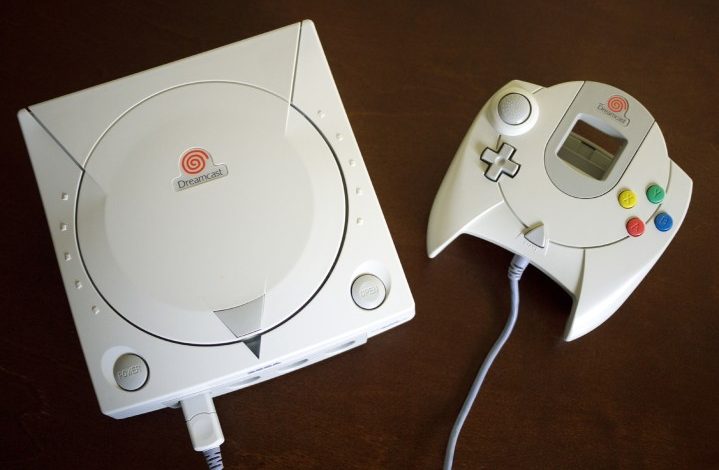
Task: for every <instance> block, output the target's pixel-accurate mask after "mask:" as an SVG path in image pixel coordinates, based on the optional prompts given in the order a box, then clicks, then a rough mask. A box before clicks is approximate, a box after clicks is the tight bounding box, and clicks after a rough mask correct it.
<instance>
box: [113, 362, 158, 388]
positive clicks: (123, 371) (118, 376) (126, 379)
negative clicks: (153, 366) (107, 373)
mask: <svg viewBox="0 0 719 470" xmlns="http://www.w3.org/2000/svg"><path fill="white" fill-rule="evenodd" d="M149 374H150V371H149V369H148V368H147V362H145V360H144V359H143V358H142V357H140V356H138V355H137V354H132V353H127V354H123V355H122V356H120V357H118V358H117V360H116V361H115V365H114V366H113V368H112V375H113V376H114V377H115V382H117V385H118V386H119V387H120V388H121V389H123V390H126V391H128V392H134V391H135V390H139V389H141V388H142V386H143V385H145V382H147V377H148V375H149Z"/></svg>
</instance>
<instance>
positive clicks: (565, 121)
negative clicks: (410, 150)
mask: <svg viewBox="0 0 719 470" xmlns="http://www.w3.org/2000/svg"><path fill="white" fill-rule="evenodd" d="M691 192H692V180H691V179H690V178H689V176H687V174H686V173H685V172H684V171H683V170H682V169H681V168H680V167H679V166H678V165H677V164H676V163H674V162H673V161H672V160H671V159H670V158H669V156H668V153H667V148H666V144H665V142H664V137H663V136H662V132H661V130H660V129H659V126H658V125H657V123H656V122H655V120H654V118H653V117H652V115H651V114H650V113H649V112H648V111H647V109H646V108H645V107H644V106H643V105H642V104H641V103H640V102H639V101H637V100H636V99H635V98H633V97H632V96H630V95H629V94H627V93H625V92H623V91H621V90H619V89H617V88H614V87H612V86H609V85H605V84H602V83H597V82H589V81H576V82H567V83H562V84H559V85H555V86H552V87H549V88H544V87H541V86H538V85H533V84H531V83H527V82H522V81H516V80H515V81H512V82H510V83H508V84H507V85H505V86H504V87H502V88H501V89H500V90H499V91H498V92H497V93H495V94H494V96H492V98H491V99H490V100H489V101H488V102H487V103H486V104H485V105H484V107H483V108H482V110H481V111H480V112H479V115H478V116H477V118H476V119H475V120H474V123H473V124H472V126H471V127H470V129H469V132H468V133H467V135H466V137H465V138H464V141H463V142H462V144H461V145H460V147H459V150H458V151H457V154H456V156H455V157H454V160H453V161H452V163H451V165H450V167H449V170H448V171H447V174H446V175H445V177H444V180H443V182H442V185H441V187H440V189H439V192H438V193H437V196H436V198H435V201H434V205H433V206H432V212H431V214H430V218H429V227H428V231H427V252H428V254H429V256H430V257H435V256H436V255H437V254H439V253H440V252H441V251H442V250H443V249H444V248H445V247H446V246H447V245H448V244H449V243H451V242H452V241H453V240H454V239H455V238H457V237H458V236H459V235H460V234H463V233H466V234H470V235H473V236H476V237H480V238H482V239H485V240H487V241H490V242H492V243H495V244H497V245H500V246H502V247H504V248H506V249H507V250H509V251H512V252H513V253H515V254H517V255H521V256H524V257H526V258H527V259H529V261H530V263H531V264H533V265H534V266H536V267H537V268H539V269H540V270H541V271H543V272H544V273H545V274H547V275H548V276H550V277H551V278H552V279H554V280H555V281H556V282H557V283H559V284H560V285H561V286H562V287H563V288H564V289H565V290H566V291H567V292H569V293H570V294H571V295H572V297H573V299H574V303H573V306H572V311H571V315H570V317H569V320H568V322H567V325H566V328H565V332H564V339H565V340H566V341H571V340H574V339H576V338H579V337H580V336H582V335H585V334H587V333H589V332H590V331H592V330H593V329H595V328H596V327H598V326H599V325H601V324H602V323H603V322H604V321H605V320H607V318H609V317H610V316H611V315H612V314H613V313H614V312H615V311H616V310H617V309H618V308H619V307H620V306H621V304H622V303H623V302H624V301H625V300H626V298H627V297H628V296H629V295H630V294H631V293H632V291H633V290H634V289H635V288H636V287H637V285H639V283H640V282H641V281H642V279H643V278H644V276H646V274H647V273H648V272H649V270H650V269H651V268H652V266H653V265H654V263H656V261H657V260H658V259H659V257H660V256H661V254H662V253H663V252H664V250H665V249H666V247H667V246H668V245H669V243H670V242H671V240H672V239H673V238H674V235H675V234H676V232H677V230H678V229H679V227H680V226H681V224H682V222H683V221H684V217H685V215H686V213H687V209H688V206H689V200H690V198H691Z"/></svg>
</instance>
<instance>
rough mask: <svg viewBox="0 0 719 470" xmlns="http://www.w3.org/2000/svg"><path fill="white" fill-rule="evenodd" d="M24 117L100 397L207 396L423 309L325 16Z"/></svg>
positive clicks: (115, 407) (113, 405) (104, 401)
mask: <svg viewBox="0 0 719 470" xmlns="http://www.w3.org/2000/svg"><path fill="white" fill-rule="evenodd" d="M18 117H19V120H20V124H21V126H22V130H23V133H24V136H25V140H26V143H27V147H28V151H29V153H30V157H31V160H32V164H33V167H34V170H35V174H36V177H37V181H38V185H39V188H40V193H41V196H42V200H43V204H44V207H45V212H46V215H47V220H48V223H49V226H50V231H51V233H52V239H53V243H54V246H55V251H56V255H57V258H58V262H59V265H60V271H61V273H62V278H63V282H64V284H65V287H66V290H67V297H68V299H69V303H70V307H71V309H72V314H73V317H74V320H75V325H76V328H77V331H78V334H79V337H80V341H81V344H82V348H83V352H84V354H85V359H86V361H87V366H88V369H89V371H90V377H91V379H92V383H93V385H94V388H95V392H96V394H97V398H98V401H99V403H100V408H101V409H102V412H103V413H105V414H107V415H109V416H112V417H114V418H126V417H129V416H133V415H137V414H140V413H145V412H149V411H152V410H156V409H158V408H162V407H167V406H176V405H178V403H179V402H183V401H187V402H188V403H191V398H192V397H193V396H200V397H204V398H202V399H201V400H198V401H197V402H195V404H194V405H197V407H198V408H197V409H198V410H201V409H202V408H203V407H204V405H203V400H207V397H212V396H217V395H221V394H224V393H227V392H231V391H233V390H237V389H240V388H243V387H246V386H249V385H252V384H256V383H258V382H261V381H264V380H267V379H270V378H273V377H276V376H278V375H281V374H285V373H287V372H290V371H293V370H296V369H298V368H300V367H304V366H307V365H310V364H312V363H314V362H317V361H320V360H322V359H325V358H328V357H330V356H333V355H335V354H338V353H340V352H343V351H347V350H348V349H351V348H354V347H356V346H359V345H361V344H363V343H365V341H366V340H367V338H368V337H371V336H374V335H376V334H378V333H381V332H383V331H385V330H387V329H388V328H392V327H394V326H396V325H399V324H400V323H403V322H405V321H407V320H409V319H410V318H412V317H413V315H414V301H413V299H412V295H411V293H410V290H409V287H408V284H407V280H406V278H405V275H404V273H403V271H402V267H401V265H400V261H399V259H398V257H397V253H396V251H395V248H394V245H393V243H392V240H391V238H390V234H389V231H388V229H387V225H386V223H385V220H384V218H383V215H382V212H381V210H380V206H379V203H378V201H377V197H376V195H375V192H374V190H373V188H372V184H371V182H370V178H369V175H368V173H367V168H366V167H365V165H364V162H363V160H362V156H361V155H360V151H359V148H358V146H357V142H356V141H355V137H354V135H353V133H352V128H351V127H350V123H349V121H348V119H347V115H346V113H345V110H344V108H343V106H342V102H341V100H340V96H339V94H338V92H337V88H336V87H335V83H334V81H333V78H332V75H331V73H330V69H329V67H328V64H327V61H326V59H325V56H324V53H323V50H322V47H321V45H320V42H319V39H318V36H317V33H316V31H315V27H314V25H313V23H312V22H311V21H303V22H302V23H297V24H294V25H291V26H287V27H285V28H282V29H279V30H276V31H273V32H270V33H267V34H263V35H260V36H257V37H254V38H251V39H247V40H244V41H241V42H238V43H235V44H231V45H229V46H226V47H222V48H219V49H215V50H213V51H210V52H206V53H203V54H200V55H197V56H194V57H191V58H188V59H185V60H180V61H177V62H174V63H171V64H168V65H164V66H161V67H157V68H155V69H152V70H149V71H146V72H142V73H139V74H135V75H132V76H129V77H126V78H123V79H120V80H116V81H113V82H110V83H106V84H104V85H99V86H96V87H93V88H90V89H87V90H83V91H80V92H77V93H73V94H70V95H67V96H64V97H61V98H57V99H53V100H50V101H47V102H44V103H41V104H37V105H33V106H29V107H28V108H27V109H23V110H21V111H20V112H19V113H18ZM210 401H211V400H210ZM194 405H193V406H194ZM193 406H188V409H189V410H190V411H192V409H193ZM183 408H184V404H183ZM188 409H186V410H185V412H186V417H187V419H188V421H190V420H191V418H192V416H193V414H192V413H190V415H188V413H189V412H190V411H188ZM197 413H199V414H201V411H197ZM205 424H206V423H205ZM188 425H189V424H188ZM191 432H192V429H191ZM193 439H194V437H193ZM218 441H219V442H221V440H219V439H215V440H214V441H213V443H208V445H203V446H199V447H201V448H198V446H197V445H196V449H197V450H203V449H205V448H209V447H210V444H212V445H215V444H218ZM193 442H194V441H193Z"/></svg>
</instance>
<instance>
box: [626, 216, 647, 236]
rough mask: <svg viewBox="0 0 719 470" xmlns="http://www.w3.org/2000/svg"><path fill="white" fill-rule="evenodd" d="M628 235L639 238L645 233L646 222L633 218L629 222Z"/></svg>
mask: <svg viewBox="0 0 719 470" xmlns="http://www.w3.org/2000/svg"><path fill="white" fill-rule="evenodd" d="M627 233H628V234H629V235H631V236H633V237H638V236H640V235H641V234H643V233H644V222H642V219H640V218H639V217H632V218H631V219H629V221H628V222H627Z"/></svg>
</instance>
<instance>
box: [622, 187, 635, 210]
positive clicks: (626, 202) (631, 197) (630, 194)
mask: <svg viewBox="0 0 719 470" xmlns="http://www.w3.org/2000/svg"><path fill="white" fill-rule="evenodd" d="M619 205H620V206H622V207H623V208H625V209H631V208H632V207H634V206H636V205H637V195H636V194H634V191H631V190H629V189H625V190H624V191H622V192H621V193H619Z"/></svg>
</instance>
